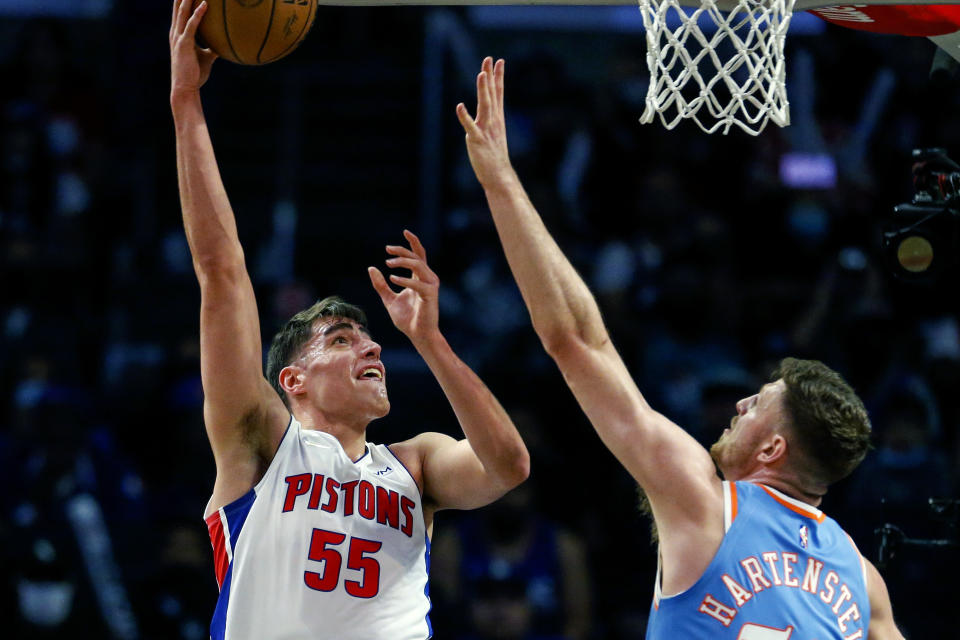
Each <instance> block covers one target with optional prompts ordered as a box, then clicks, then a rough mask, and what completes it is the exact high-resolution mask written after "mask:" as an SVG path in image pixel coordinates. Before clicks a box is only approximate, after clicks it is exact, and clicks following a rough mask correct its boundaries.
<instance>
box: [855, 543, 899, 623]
mask: <svg viewBox="0 0 960 640" xmlns="http://www.w3.org/2000/svg"><path fill="white" fill-rule="evenodd" d="M863 561H864V564H865V565H866V568H867V595H869V596H870V628H869V629H868V630H867V639H868V640H904V637H903V634H902V633H900V630H899V629H898V628H897V625H896V624H895V623H894V621H893V606H892V605H891V604H890V594H889V593H888V592H887V584H886V583H885V582H884V581H883V576H881V575H880V572H879V571H877V568H876V567H875V566H873V564H872V563H871V562H870V561H869V560H867V559H866V558H864V560H863Z"/></svg>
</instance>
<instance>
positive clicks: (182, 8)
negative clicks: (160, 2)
mask: <svg viewBox="0 0 960 640" xmlns="http://www.w3.org/2000/svg"><path fill="white" fill-rule="evenodd" d="M191 6H192V3H191V0H174V3H173V17H172V18H171V20H170V96H171V98H172V97H173V96H175V95H177V94H178V93H181V92H191V91H198V90H199V89H200V87H202V86H203V84H204V83H205V82H206V81H207V78H209V77H210V67H211V66H213V61H214V60H216V59H217V54H216V53H214V52H213V51H211V50H210V49H204V48H201V47H199V46H197V42H196V35H197V27H198V26H199V24H200V21H201V20H203V16H204V15H206V13H207V3H206V2H201V3H200V4H199V5H197V8H196V9H194V10H192V11H191Z"/></svg>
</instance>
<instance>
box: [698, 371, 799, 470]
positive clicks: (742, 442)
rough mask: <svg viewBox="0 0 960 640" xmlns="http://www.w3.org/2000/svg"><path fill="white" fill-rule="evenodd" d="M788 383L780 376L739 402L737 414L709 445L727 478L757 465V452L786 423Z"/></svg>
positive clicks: (758, 464) (714, 459) (717, 463)
mask: <svg viewBox="0 0 960 640" xmlns="http://www.w3.org/2000/svg"><path fill="white" fill-rule="evenodd" d="M785 391H786V385H785V384H784V382H783V380H782V379H781V380H777V381H776V382H771V383H769V384H765V385H763V387H761V388H760V391H759V392H757V393H755V394H754V395H752V396H750V397H748V398H744V399H743V400H740V401H739V402H738V403H737V415H736V416H734V417H733V419H731V420H730V427H729V428H727V429H724V430H723V434H721V436H720V439H719V440H717V442H715V443H714V444H713V446H712V447H710V456H711V457H712V458H713V461H714V462H715V463H716V465H717V467H719V469H720V472H721V473H722V474H723V477H724V479H726V480H730V481H735V480H740V479H742V478H744V477H746V476H748V475H749V474H750V473H751V472H752V471H754V470H755V469H756V468H758V467H759V466H761V465H760V463H759V462H758V461H757V453H758V452H759V450H760V449H761V448H762V446H763V445H764V444H765V443H766V442H768V440H769V438H770V436H772V435H773V434H774V433H777V432H778V430H779V428H780V425H782V424H783V419H784V413H783V411H784V408H783V394H784V392H785Z"/></svg>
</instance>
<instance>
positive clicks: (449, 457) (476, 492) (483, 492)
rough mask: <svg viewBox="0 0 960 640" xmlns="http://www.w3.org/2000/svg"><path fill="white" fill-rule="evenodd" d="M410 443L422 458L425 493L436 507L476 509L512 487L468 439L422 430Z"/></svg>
mask: <svg viewBox="0 0 960 640" xmlns="http://www.w3.org/2000/svg"><path fill="white" fill-rule="evenodd" d="M411 443H413V444H415V446H416V448H417V450H418V451H419V455H420V458H421V460H422V461H423V462H422V469H423V493H424V497H425V498H427V499H429V500H430V501H431V502H433V503H434V504H435V505H436V508H437V509H477V508H479V507H483V506H486V505H488V504H490V503H491V502H493V501H494V500H496V499H497V498H500V497H501V496H503V495H504V494H505V493H506V492H507V491H508V490H509V488H508V487H504V486H502V485H500V484H499V483H498V482H497V481H496V480H495V479H494V477H493V476H492V475H491V474H489V473H487V471H486V470H485V469H484V467H483V464H482V463H481V462H480V459H479V458H478V457H477V454H476V453H474V451H473V447H471V446H470V441H469V440H466V439H463V440H456V439H454V438H451V437H450V436H448V435H444V434H442V433H422V434H420V435H419V436H417V437H416V438H414V439H413V440H412V441H411Z"/></svg>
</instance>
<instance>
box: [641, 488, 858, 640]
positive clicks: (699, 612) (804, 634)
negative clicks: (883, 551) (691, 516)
mask: <svg viewBox="0 0 960 640" xmlns="http://www.w3.org/2000/svg"><path fill="white" fill-rule="evenodd" d="M723 496H724V528H725V530H726V535H725V536H724V538H723V542H722V543H721V544H720V548H719V549H718V550H717V554H716V555H715V556H714V558H713V560H711V562H710V564H709V566H708V567H707V569H706V571H704V573H703V575H702V576H700V579H699V580H697V582H696V583H695V584H694V585H693V586H692V587H690V588H689V589H687V590H686V591H684V592H683V593H680V594H677V595H672V596H664V595H662V594H661V593H660V575H659V571H658V573H657V583H656V586H655V589H654V601H653V605H652V607H651V609H650V620H649V622H648V625H647V640H677V639H678V638H683V639H698V638H709V639H710V640H788V639H790V640H857V639H866V637H867V628H868V626H869V623H870V601H869V598H868V596H867V587H866V572H865V566H864V564H863V562H864V561H863V558H862V557H861V555H860V552H859V551H857V549H856V547H855V546H854V544H853V541H852V540H851V539H850V537H849V536H848V535H847V534H846V532H844V530H843V529H841V528H840V525H838V524H837V523H836V522H835V521H834V520H833V519H831V518H828V517H826V516H825V515H824V514H823V513H822V512H820V510H818V509H815V508H814V507H811V506H810V505H808V504H806V503H803V502H800V501H799V500H795V499H793V498H791V497H789V496H786V495H784V494H783V493H781V492H779V491H777V490H775V489H772V488H770V487H767V486H764V485H760V484H753V483H751V482H735V483H730V482H724V483H723Z"/></svg>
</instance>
